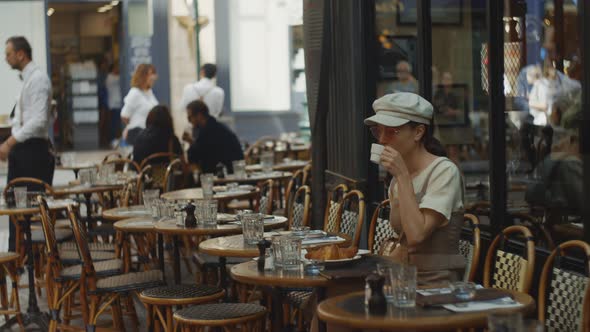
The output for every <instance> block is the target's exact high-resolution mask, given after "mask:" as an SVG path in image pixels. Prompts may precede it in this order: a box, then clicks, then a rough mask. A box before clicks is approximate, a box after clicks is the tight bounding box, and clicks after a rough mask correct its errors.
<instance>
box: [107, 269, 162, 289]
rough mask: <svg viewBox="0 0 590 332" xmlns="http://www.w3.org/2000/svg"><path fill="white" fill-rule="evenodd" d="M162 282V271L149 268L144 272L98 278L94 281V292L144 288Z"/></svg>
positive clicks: (159, 284)
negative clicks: (149, 269)
mask: <svg viewBox="0 0 590 332" xmlns="http://www.w3.org/2000/svg"><path fill="white" fill-rule="evenodd" d="M163 284H164V279H163V276H162V271H160V270H151V271H145V272H134V273H125V274H121V275H118V276H113V277H108V278H104V279H100V280H99V281H98V282H97V283H96V293H104V292H108V293H112V292H116V293H122V292H128V291H135V290H144V289H146V288H152V287H158V286H162V285H163Z"/></svg>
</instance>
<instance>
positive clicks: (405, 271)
mask: <svg viewBox="0 0 590 332" xmlns="http://www.w3.org/2000/svg"><path fill="white" fill-rule="evenodd" d="M390 271H391V280H392V286H393V304H394V305H395V306H396V307H399V308H412V307H414V306H416V279H417V271H416V267H415V266H413V265H399V266H398V268H397V269H391V270H390Z"/></svg>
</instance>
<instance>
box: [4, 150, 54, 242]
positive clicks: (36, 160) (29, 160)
mask: <svg viewBox="0 0 590 332" xmlns="http://www.w3.org/2000/svg"><path fill="white" fill-rule="evenodd" d="M54 170H55V158H54V156H53V152H52V149H51V145H50V144H49V141H48V140H46V139H42V138H31V139H28V140H26V141H24V142H22V143H17V144H15V145H14V146H13V147H12V150H10V153H9V154H8V178H7V179H6V180H7V183H8V182H10V181H11V180H13V179H16V178H20V177H31V178H36V179H39V180H43V181H45V182H47V183H48V184H52V183H53V172H54ZM29 190H39V189H38V188H30V189H29ZM9 225H10V237H9V242H8V250H9V251H14V250H15V244H16V229H15V227H14V225H13V224H12V223H11V222H10V223H9Z"/></svg>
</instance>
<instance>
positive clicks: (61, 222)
mask: <svg viewBox="0 0 590 332" xmlns="http://www.w3.org/2000/svg"><path fill="white" fill-rule="evenodd" d="M54 227H55V228H72V224H71V223H70V219H67V218H64V219H57V220H56V221H55V224H54Z"/></svg>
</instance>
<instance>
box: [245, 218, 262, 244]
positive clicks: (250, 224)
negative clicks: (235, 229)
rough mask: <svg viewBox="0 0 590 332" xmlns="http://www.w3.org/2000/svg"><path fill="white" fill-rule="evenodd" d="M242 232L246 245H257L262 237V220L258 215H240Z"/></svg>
mask: <svg viewBox="0 0 590 332" xmlns="http://www.w3.org/2000/svg"><path fill="white" fill-rule="evenodd" d="M240 219H241V221H242V231H243V233H244V241H245V242H246V244H250V245H252V244H257V243H258V242H259V241H260V240H262V238H263V237H264V219H263V215H262V214H260V213H246V214H242V215H241V218H240Z"/></svg>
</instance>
